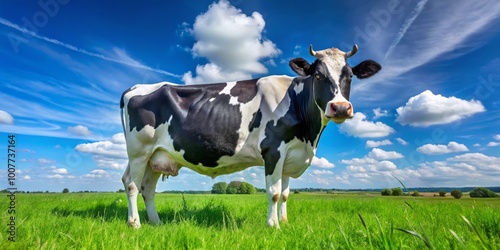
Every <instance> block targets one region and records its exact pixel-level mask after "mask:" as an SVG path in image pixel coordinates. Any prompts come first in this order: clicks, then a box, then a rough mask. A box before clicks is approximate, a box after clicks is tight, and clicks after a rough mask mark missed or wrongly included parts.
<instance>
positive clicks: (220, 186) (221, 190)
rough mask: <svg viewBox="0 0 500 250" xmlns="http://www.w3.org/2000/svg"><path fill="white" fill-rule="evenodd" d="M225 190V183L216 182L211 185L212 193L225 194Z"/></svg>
mask: <svg viewBox="0 0 500 250" xmlns="http://www.w3.org/2000/svg"><path fill="white" fill-rule="evenodd" d="M226 191H227V183H225V182H217V183H215V184H214V185H213V186H212V194H225V193H226Z"/></svg>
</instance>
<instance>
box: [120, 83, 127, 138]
mask: <svg viewBox="0 0 500 250" xmlns="http://www.w3.org/2000/svg"><path fill="white" fill-rule="evenodd" d="M128 92H129V90H127V91H125V92H123V94H122V96H121V98H120V118H121V121H122V128H123V135H124V136H125V139H126V138H127V137H126V136H127V128H126V127H127V126H126V124H125V116H124V115H125V114H124V113H123V109H124V108H125V100H124V99H125V94H126V93H128Z"/></svg>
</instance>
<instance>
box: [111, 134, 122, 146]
mask: <svg viewBox="0 0 500 250" xmlns="http://www.w3.org/2000/svg"><path fill="white" fill-rule="evenodd" d="M111 142H112V143H116V144H125V134H123V133H118V134H114V135H113V136H112V137H111Z"/></svg>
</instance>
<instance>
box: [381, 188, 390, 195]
mask: <svg viewBox="0 0 500 250" xmlns="http://www.w3.org/2000/svg"><path fill="white" fill-rule="evenodd" d="M380 193H381V194H382V195H383V196H388V195H391V194H392V191H391V190H390V189H388V188H384V189H383V190H382V192H380Z"/></svg>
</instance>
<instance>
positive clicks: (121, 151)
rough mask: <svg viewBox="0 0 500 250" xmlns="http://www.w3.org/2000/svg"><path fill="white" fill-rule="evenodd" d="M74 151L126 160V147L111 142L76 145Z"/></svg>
mask: <svg viewBox="0 0 500 250" xmlns="http://www.w3.org/2000/svg"><path fill="white" fill-rule="evenodd" d="M75 150H76V151H79V152H83V153H90V154H93V155H104V156H109V157H113V158H122V159H126V158H127V152H126V145H125V144H121V143H120V144H118V143H113V142H112V141H98V142H92V143H83V144H78V145H76V147H75Z"/></svg>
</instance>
